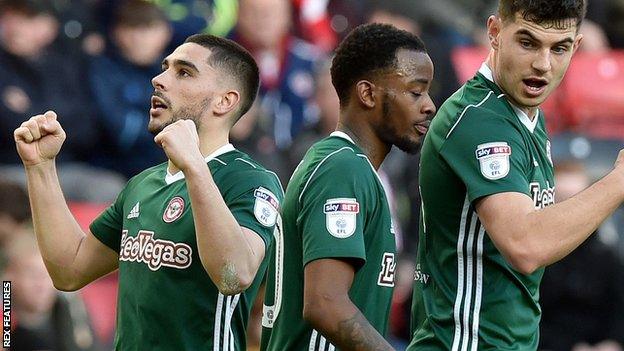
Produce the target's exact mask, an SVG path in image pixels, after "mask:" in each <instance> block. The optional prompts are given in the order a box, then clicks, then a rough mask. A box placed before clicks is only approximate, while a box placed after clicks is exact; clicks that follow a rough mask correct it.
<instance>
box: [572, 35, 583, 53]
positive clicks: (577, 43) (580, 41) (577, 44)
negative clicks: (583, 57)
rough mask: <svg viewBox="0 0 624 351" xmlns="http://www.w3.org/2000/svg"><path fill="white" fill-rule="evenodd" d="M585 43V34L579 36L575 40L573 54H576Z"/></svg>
mask: <svg viewBox="0 0 624 351" xmlns="http://www.w3.org/2000/svg"><path fill="white" fill-rule="evenodd" d="M582 42H583V34H577V35H576V38H574V44H572V53H573V54H574V53H576V50H578V48H579V47H580V46H581V43H582Z"/></svg>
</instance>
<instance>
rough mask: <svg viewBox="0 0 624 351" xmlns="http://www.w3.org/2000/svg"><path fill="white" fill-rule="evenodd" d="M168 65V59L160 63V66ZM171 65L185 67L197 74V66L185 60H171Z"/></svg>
mask: <svg viewBox="0 0 624 351" xmlns="http://www.w3.org/2000/svg"><path fill="white" fill-rule="evenodd" d="M168 64H169V60H168V59H164V60H163V61H162V64H161V65H162V66H167V65H168ZM173 65H174V66H184V67H187V68H189V69H191V70H193V71H195V72H199V69H197V66H195V64H193V63H192V62H190V61H186V60H180V59H175V60H173Z"/></svg>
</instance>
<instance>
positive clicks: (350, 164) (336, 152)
mask: <svg viewBox="0 0 624 351" xmlns="http://www.w3.org/2000/svg"><path fill="white" fill-rule="evenodd" d="M370 167H371V166H370V165H369V163H368V159H367V158H366V155H365V154H364V153H363V152H362V151H361V150H360V149H359V148H358V147H357V146H356V145H355V144H353V143H352V142H350V141H348V140H346V139H345V138H342V137H337V136H334V135H332V136H329V137H327V138H325V139H323V140H321V141H319V142H317V143H316V144H314V145H313V146H312V147H311V148H310V149H309V150H308V152H307V153H306V155H305V156H304V158H303V160H302V162H301V164H300V165H299V166H298V167H297V170H296V172H298V173H299V174H300V177H299V179H301V181H302V183H308V182H309V181H312V180H315V181H317V180H319V179H321V180H323V181H325V180H326V181H340V180H344V179H347V178H349V177H366V174H367V173H368V171H369V170H370Z"/></svg>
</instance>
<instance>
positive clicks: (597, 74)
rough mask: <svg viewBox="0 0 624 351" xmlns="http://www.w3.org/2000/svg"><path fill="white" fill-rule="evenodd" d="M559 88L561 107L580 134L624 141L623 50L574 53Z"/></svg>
mask: <svg viewBox="0 0 624 351" xmlns="http://www.w3.org/2000/svg"><path fill="white" fill-rule="evenodd" d="M561 88H562V96H563V100H562V105H561V106H562V108H563V109H564V110H565V111H566V112H567V113H568V114H569V115H570V116H571V117H572V119H573V120H574V122H575V124H576V125H577V129H578V131H579V132H581V133H585V134H589V135H590V136H592V137H597V138H617V139H622V138H624V50H619V51H617V50H613V51H609V52H606V53H598V54H596V53H577V54H576V56H575V57H574V58H573V59H572V63H571V64H570V68H569V69H568V72H567V74H566V78H565V84H563V86H562V87H561Z"/></svg>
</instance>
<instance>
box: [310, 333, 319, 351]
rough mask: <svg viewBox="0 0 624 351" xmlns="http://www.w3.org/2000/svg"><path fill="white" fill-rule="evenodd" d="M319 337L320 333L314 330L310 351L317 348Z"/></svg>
mask: <svg viewBox="0 0 624 351" xmlns="http://www.w3.org/2000/svg"><path fill="white" fill-rule="evenodd" d="M317 337H318V332H317V331H316V330H312V335H311V336H310V346H308V351H315V350H314V349H315V348H316V338H317Z"/></svg>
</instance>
